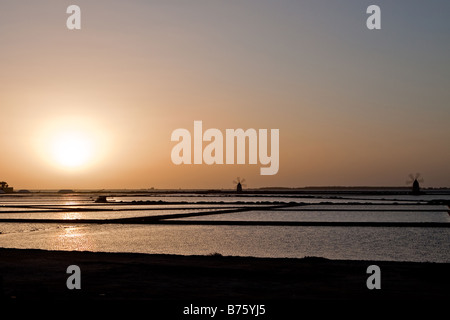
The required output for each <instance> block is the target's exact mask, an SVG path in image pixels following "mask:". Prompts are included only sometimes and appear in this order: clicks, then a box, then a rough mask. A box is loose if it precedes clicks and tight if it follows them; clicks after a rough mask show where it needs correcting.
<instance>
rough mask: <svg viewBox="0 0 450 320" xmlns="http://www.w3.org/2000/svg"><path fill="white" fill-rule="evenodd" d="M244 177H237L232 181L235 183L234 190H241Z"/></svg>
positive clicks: (243, 185)
mask: <svg viewBox="0 0 450 320" xmlns="http://www.w3.org/2000/svg"><path fill="white" fill-rule="evenodd" d="M244 182H245V179H242V180H241V178H239V177H237V179H236V180H234V181H233V183H234V184H236V192H242V187H245V184H244Z"/></svg>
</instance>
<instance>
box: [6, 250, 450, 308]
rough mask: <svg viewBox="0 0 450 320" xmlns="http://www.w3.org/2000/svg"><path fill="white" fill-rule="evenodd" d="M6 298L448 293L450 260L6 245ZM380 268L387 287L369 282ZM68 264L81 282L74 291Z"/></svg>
mask: <svg viewBox="0 0 450 320" xmlns="http://www.w3.org/2000/svg"><path fill="white" fill-rule="evenodd" d="M0 257H1V258H0V296H1V297H2V299H6V300H10V299H11V300H12V299H15V300H16V299H57V300H71V299H76V300H78V299H83V300H157V301H166V300H170V301H176V300H182V301H196V300H208V301H230V302H241V303H244V302H245V301H246V302H249V301H254V302H258V301H260V302H262V301H272V300H273V301H276V300H277V301H295V300H304V299H308V300H309V299H313V300H314V299H344V300H346V299H370V300H371V299H445V300H449V299H450V295H449V290H448V284H449V283H450V274H449V272H448V271H449V270H450V269H449V267H450V264H448V263H415V262H385V261H343V260H328V259H324V258H314V257H307V258H303V259H270V258H250V257H222V256H220V255H212V256H176V255H149V254H132V253H94V252H76V251H71V252H68V251H44V250H31V249H3V248H0ZM373 264H375V265H377V266H379V267H380V269H381V289H380V290H375V289H374V290H369V289H368V288H367V286H366V281H367V278H368V277H369V276H370V274H367V273H366V272H367V267H368V266H370V265H373ZM69 265H77V266H79V267H80V269H81V289H80V290H76V289H74V290H69V289H68V288H67V286H66V280H67V278H68V277H69V276H70V274H67V273H66V270H67V267H68V266H69Z"/></svg>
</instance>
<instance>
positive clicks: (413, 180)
mask: <svg viewBox="0 0 450 320" xmlns="http://www.w3.org/2000/svg"><path fill="white" fill-rule="evenodd" d="M420 183H423V178H421V177H420V173H416V175H415V176H413V175H412V174H410V175H409V180H408V181H406V184H408V185H411V184H412V187H411V194H413V195H419V194H420V193H421V191H420Z"/></svg>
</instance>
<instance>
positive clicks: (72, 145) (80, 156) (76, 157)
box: [51, 131, 94, 168]
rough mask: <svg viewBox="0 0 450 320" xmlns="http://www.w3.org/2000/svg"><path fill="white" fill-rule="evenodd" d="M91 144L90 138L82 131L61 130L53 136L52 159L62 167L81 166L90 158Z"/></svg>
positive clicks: (92, 147)
mask: <svg viewBox="0 0 450 320" xmlns="http://www.w3.org/2000/svg"><path fill="white" fill-rule="evenodd" d="M93 144H94V143H93V140H92V138H90V137H88V136H87V134H86V133H84V132H77V131H67V132H61V133H58V134H57V135H56V136H55V137H54V138H53V141H52V144H51V155H52V157H53V160H54V161H55V162H56V163H58V164H59V165H60V166H62V167H66V168H77V167H81V166H83V165H86V164H87V163H89V161H90V160H92V157H93V154H94V145H93Z"/></svg>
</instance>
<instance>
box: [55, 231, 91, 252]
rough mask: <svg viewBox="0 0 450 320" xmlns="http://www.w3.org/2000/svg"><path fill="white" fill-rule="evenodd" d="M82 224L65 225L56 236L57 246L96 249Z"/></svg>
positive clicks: (73, 248) (69, 248)
mask: <svg viewBox="0 0 450 320" xmlns="http://www.w3.org/2000/svg"><path fill="white" fill-rule="evenodd" d="M84 229H85V227H82V226H65V227H63V229H62V230H61V233H60V234H59V236H58V241H57V242H58V244H57V246H58V247H61V248H62V249H64V250H80V251H86V250H88V251H92V250H95V249H96V246H95V245H94V242H93V241H92V238H91V237H90V236H89V234H88V233H86V232H85V230H84Z"/></svg>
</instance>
